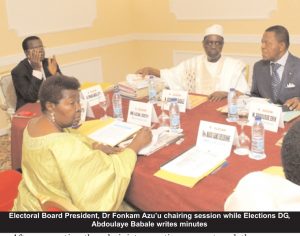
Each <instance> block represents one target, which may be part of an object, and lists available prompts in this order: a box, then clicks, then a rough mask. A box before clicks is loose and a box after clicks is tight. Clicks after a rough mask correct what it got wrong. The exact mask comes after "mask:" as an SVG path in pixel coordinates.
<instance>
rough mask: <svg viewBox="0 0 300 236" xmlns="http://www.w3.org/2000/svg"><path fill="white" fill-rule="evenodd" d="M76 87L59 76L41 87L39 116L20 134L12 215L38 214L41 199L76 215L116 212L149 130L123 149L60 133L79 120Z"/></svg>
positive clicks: (147, 140) (67, 133)
mask: <svg viewBox="0 0 300 236" xmlns="http://www.w3.org/2000/svg"><path fill="white" fill-rule="evenodd" d="M79 87H80V84H79V82H78V80H77V79H75V78H72V77H67V76H64V75H55V76H52V77H50V78H48V79H47V80H46V81H45V82H43V84H42V86H41V88H40V92H39V100H40V103H41V110H42V112H43V114H42V115H41V116H40V117H37V118H34V119H32V120H30V122H29V123H28V125H27V127H26V129H25V130H24V135H23V146H22V153H23V156H22V171H23V173H22V181H21V183H20V185H19V193H18V196H17V198H16V199H15V202H14V207H13V209H12V210H13V211H41V210H42V208H41V204H40V202H41V201H42V200H43V198H46V197H49V198H54V199H55V198H59V199H63V200H64V201H66V202H68V203H70V204H73V205H74V206H75V207H76V208H78V210H80V211H116V210H120V209H122V207H121V205H122V201H123V198H124V195H125V192H126V189H127V187H128V185H129V182H130V177H131V174H132V171H133V169H134V166H135V162H136V159H137V155H136V153H137V152H138V151H139V150H140V149H141V148H143V147H144V146H146V145H147V144H148V143H150V141H151V138H152V134H151V131H150V130H149V129H148V128H143V129H141V130H140V131H139V132H138V133H137V135H136V137H135V138H134V140H133V141H132V143H131V144H130V145H129V146H128V147H127V148H126V149H124V150H119V149H115V148H109V147H107V146H106V147H103V145H101V144H98V143H92V142H91V141H90V140H89V139H88V138H87V137H85V136H83V135H80V134H78V133H74V132H69V131H68V129H66V128H68V127H71V126H72V125H76V124H77V123H78V122H79V120H80V103H79V101H80V96H79ZM102 150H103V151H102Z"/></svg>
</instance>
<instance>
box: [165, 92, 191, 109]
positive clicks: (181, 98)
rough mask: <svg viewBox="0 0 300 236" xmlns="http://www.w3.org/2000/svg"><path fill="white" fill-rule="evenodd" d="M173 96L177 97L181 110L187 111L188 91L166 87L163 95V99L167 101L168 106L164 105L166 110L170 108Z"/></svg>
mask: <svg viewBox="0 0 300 236" xmlns="http://www.w3.org/2000/svg"><path fill="white" fill-rule="evenodd" d="M172 98H177V103H178V107H179V111H180V112H185V109H186V107H187V98H188V92H187V91H175V90H169V89H164V90H163V92H162V95H161V100H162V101H166V102H167V104H166V106H164V109H165V110H167V109H169V107H170V104H171V99H172Z"/></svg>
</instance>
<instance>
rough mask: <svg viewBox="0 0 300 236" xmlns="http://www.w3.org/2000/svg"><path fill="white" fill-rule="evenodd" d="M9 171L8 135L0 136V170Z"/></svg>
mask: <svg viewBox="0 0 300 236" xmlns="http://www.w3.org/2000/svg"><path fill="white" fill-rule="evenodd" d="M7 169H11V158H10V139H9V137H8V135H3V136H0V170H7Z"/></svg>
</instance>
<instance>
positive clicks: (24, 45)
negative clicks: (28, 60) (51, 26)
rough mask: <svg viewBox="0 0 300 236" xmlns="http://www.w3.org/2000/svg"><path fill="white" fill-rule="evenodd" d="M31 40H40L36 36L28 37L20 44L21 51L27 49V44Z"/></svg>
mask: <svg viewBox="0 0 300 236" xmlns="http://www.w3.org/2000/svg"><path fill="white" fill-rule="evenodd" d="M31 40H41V39H40V38H39V37H38V36H29V37H27V38H25V39H24V40H23V42H22V48H23V51H26V50H27V49H28V42H29V41H31Z"/></svg>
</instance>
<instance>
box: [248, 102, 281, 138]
mask: <svg viewBox="0 0 300 236" xmlns="http://www.w3.org/2000/svg"><path fill="white" fill-rule="evenodd" d="M255 116H260V117H261V119H262V121H263V124H264V128H265V130H269V131H272V132H275V133H276V132H277V131H278V127H282V128H283V127H284V124H283V116H282V108H281V107H279V106H276V105H274V104H270V103H258V102H251V103H250V107H249V115H248V121H249V123H248V124H249V125H251V126H252V124H253V123H254V120H255Z"/></svg>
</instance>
